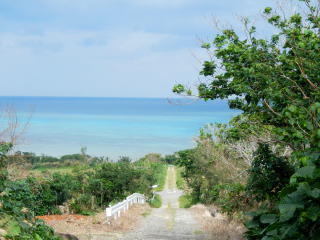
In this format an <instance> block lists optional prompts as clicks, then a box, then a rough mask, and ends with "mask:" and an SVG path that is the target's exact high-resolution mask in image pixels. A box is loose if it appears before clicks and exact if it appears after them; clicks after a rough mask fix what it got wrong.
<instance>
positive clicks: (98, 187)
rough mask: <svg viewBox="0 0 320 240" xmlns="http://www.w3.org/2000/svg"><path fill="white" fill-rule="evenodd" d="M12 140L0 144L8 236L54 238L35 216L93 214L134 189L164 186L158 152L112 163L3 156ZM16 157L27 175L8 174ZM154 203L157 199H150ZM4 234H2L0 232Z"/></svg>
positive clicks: (1, 205) (0, 189) (1, 207)
mask: <svg viewBox="0 0 320 240" xmlns="http://www.w3.org/2000/svg"><path fill="white" fill-rule="evenodd" d="M11 146H12V145H11V144H5V143H1V144H0V157H1V162H0V163H1V166H0V167H1V168H0V169H1V175H0V176H1V179H0V214H1V220H0V229H2V230H3V231H5V232H6V238H7V239H19V240H20V239H48V240H49V239H59V237H57V236H54V233H53V230H52V229H50V228H49V227H47V226H46V225H45V224H44V223H43V222H42V221H41V220H36V219H35V218H34V217H35V216H41V215H50V214H62V213H75V214H82V215H92V214H95V213H96V212H99V211H102V210H103V209H104V208H105V207H106V206H108V205H109V204H113V203H116V202H118V201H121V200H123V199H124V198H125V197H127V196H128V195H130V194H132V193H134V192H139V193H143V194H145V195H146V196H147V197H149V198H151V197H152V188H151V186H152V185H155V184H157V185H159V186H160V187H163V185H164V179H165V173H166V164H165V162H164V161H163V160H162V158H161V156H160V155H158V154H149V155H147V156H145V157H144V158H142V159H140V160H138V161H136V162H132V161H131V160H130V159H129V158H128V157H121V158H120V159H119V160H118V161H117V162H111V161H109V160H108V159H107V158H92V157H90V156H88V155H86V154H83V153H81V154H72V155H66V156H63V157H61V158H53V157H48V156H36V155H35V154H32V153H20V152H18V153H15V154H13V155H8V152H9V150H10V148H11ZM17 162H19V163H20V164H23V165H24V166H25V169H24V171H29V174H28V176H27V177H26V178H21V177H19V176H16V175H18V174H19V172H16V173H15V174H16V175H14V172H12V174H11V175H10V174H8V169H9V168H10V165H11V164H15V163H17ZM151 204H153V205H154V206H156V207H158V206H159V204H160V206H161V200H160V199H159V198H158V197H157V195H156V197H155V198H154V201H152V203H151ZM1 234H3V233H1Z"/></svg>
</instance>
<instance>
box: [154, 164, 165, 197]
mask: <svg viewBox="0 0 320 240" xmlns="http://www.w3.org/2000/svg"><path fill="white" fill-rule="evenodd" d="M167 170H168V165H166V164H161V165H160V166H159V169H158V171H157V172H156V179H157V184H158V187H157V188H156V189H154V191H157V192H159V191H162V190H163V188H164V185H165V183H166V177H167Z"/></svg>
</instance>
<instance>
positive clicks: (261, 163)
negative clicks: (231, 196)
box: [246, 144, 294, 201]
mask: <svg viewBox="0 0 320 240" xmlns="http://www.w3.org/2000/svg"><path fill="white" fill-rule="evenodd" d="M293 173H294V169H293V166H291V165H290V164H289V162H288V160H287V159H285V158H284V157H277V156H276V155H275V154H273V153H272V152H271V150H270V147H269V145H267V144H259V147H258V149H257V151H256V152H255V156H254V160H253V162H252V165H251V168H250V170H249V180H248V183H247V187H246V189H247V191H248V192H249V193H250V194H252V195H253V196H254V197H255V198H256V199H257V200H258V201H263V200H266V199H268V200H271V201H274V200H275V199H277V198H278V194H279V192H280V191H281V189H282V188H283V187H284V186H286V185H287V184H288V183H289V180H290V176H291V175H292V174H293Z"/></svg>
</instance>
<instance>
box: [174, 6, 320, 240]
mask: <svg viewBox="0 0 320 240" xmlns="http://www.w3.org/2000/svg"><path fill="white" fill-rule="evenodd" d="M300 2H302V3H303V4H304V6H303V8H300V9H303V11H301V13H299V12H296V13H295V14H293V15H292V16H290V17H283V16H282V15H279V14H278V13H277V12H276V11H273V9H272V8H270V7H267V8H265V10H264V14H265V15H266V18H267V21H268V22H269V23H270V24H271V25H272V26H273V27H274V28H275V29H277V33H275V34H273V35H272V36H271V37H270V39H268V40H266V39H260V38H258V37H256V34H255V33H256V27H255V26H251V25H250V23H249V21H248V20H247V19H246V20H245V25H246V29H248V32H247V35H248V37H246V38H241V37H240V36H239V35H238V34H237V33H236V32H235V31H234V30H233V29H225V30H223V31H222V33H221V34H218V35H217V36H216V37H215V38H214V40H213V41H212V42H210V43H204V44H203V45H202V47H203V48H204V49H206V50H208V51H209V52H211V53H212V55H213V56H212V58H211V59H212V60H208V61H205V62H204V63H203V69H202V71H201V72H200V74H201V75H203V76H205V77H206V78H210V79H211V81H206V82H204V83H201V84H199V85H198V88H197V95H198V96H199V97H200V98H203V99H205V100H213V99H218V98H220V99H228V102H229V106H230V108H232V109H238V110H241V111H242V112H243V114H242V115H243V116H245V117H249V118H252V117H254V118H256V119H257V120H258V121H257V124H258V125H257V126H263V127H264V126H270V127H271V128H270V129H271V130H272V133H273V134H274V136H275V137H276V142H277V143H278V144H282V145H283V146H289V147H290V148H291V149H292V150H293V153H292V154H291V156H290V161H291V162H295V164H296V165H297V169H296V171H295V173H294V175H293V176H291V178H290V184H288V185H287V186H286V187H285V188H284V189H283V190H282V191H281V194H280V196H279V197H280V200H279V204H278V206H277V208H276V209H271V210H267V212H255V213H254V214H253V220H252V222H249V223H248V224H247V227H248V229H249V231H248V232H247V238H248V239H264V240H265V239H268V240H269V239H319V238H320V154H319V152H320V75H319V69H320V61H319V59H320V34H319V33H320V16H319V5H318V4H317V2H316V1H314V2H316V3H314V2H312V1H311V0H300ZM304 12H306V13H304ZM173 91H174V92H176V93H180V94H187V95H193V93H192V91H191V89H189V88H188V87H186V86H183V85H176V86H175V87H174V88H173ZM255 127H256V126H255Z"/></svg>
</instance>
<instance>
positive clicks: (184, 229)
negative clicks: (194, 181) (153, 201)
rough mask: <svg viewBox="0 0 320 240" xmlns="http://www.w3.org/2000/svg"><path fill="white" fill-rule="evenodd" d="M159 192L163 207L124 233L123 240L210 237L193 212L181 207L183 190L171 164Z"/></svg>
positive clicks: (178, 239)
mask: <svg viewBox="0 0 320 240" xmlns="http://www.w3.org/2000/svg"><path fill="white" fill-rule="evenodd" d="M159 194H160V196H161V198H162V207H161V208H154V209H152V211H151V213H150V214H149V215H148V216H147V217H145V218H144V219H143V220H142V221H141V222H140V223H139V225H138V226H137V228H135V230H134V231H132V232H129V233H128V234H126V235H124V236H123V237H122V238H121V239H122V240H138V239H139V240H148V239H150V240H151V239H153V240H160V239H177V240H180V239H181V240H189V239H190V240H191V239H196V240H198V239H199V240H200V239H201V240H202V239H208V236H207V235H206V234H204V233H203V230H202V228H201V225H200V223H198V222H197V220H196V218H195V217H194V216H193V214H192V212H191V211H190V210H189V209H183V208H179V201H178V199H179V197H180V196H181V195H182V191H181V190H178V189H177V187H176V171H175V168H174V167H173V166H169V168H168V174H167V179H166V184H165V188H164V190H163V191H161V192H159Z"/></svg>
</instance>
